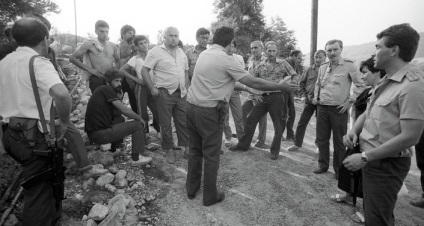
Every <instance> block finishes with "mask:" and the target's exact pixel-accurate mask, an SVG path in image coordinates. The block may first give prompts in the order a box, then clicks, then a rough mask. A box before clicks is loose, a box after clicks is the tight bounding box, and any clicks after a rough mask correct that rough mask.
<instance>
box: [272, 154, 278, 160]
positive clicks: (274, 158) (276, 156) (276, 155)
mask: <svg viewBox="0 0 424 226" xmlns="http://www.w3.org/2000/svg"><path fill="white" fill-rule="evenodd" d="M270 159H272V160H277V159H278V154H271V156H270Z"/></svg>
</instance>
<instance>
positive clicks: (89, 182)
mask: <svg viewBox="0 0 424 226" xmlns="http://www.w3.org/2000/svg"><path fill="white" fill-rule="evenodd" d="M95 183H96V181H95V180H94V179H93V178H90V179H88V180H86V181H84V183H83V184H82V189H84V191H88V190H90V189H91V188H93V186H94V184H95Z"/></svg>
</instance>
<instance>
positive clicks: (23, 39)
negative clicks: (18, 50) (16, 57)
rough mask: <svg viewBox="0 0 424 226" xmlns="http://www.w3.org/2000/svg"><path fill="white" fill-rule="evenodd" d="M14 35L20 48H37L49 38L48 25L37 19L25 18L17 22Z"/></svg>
mask: <svg viewBox="0 0 424 226" xmlns="http://www.w3.org/2000/svg"><path fill="white" fill-rule="evenodd" d="M12 35H13V38H14V39H15V41H16V43H17V44H18V46H28V47H35V46H37V45H38V44H40V42H41V41H43V40H44V39H45V38H49V31H48V30H47V27H46V25H44V24H43V23H42V22H40V21H39V20H37V19H35V18H23V19H20V20H18V21H16V22H15V24H14V25H13V28H12Z"/></svg>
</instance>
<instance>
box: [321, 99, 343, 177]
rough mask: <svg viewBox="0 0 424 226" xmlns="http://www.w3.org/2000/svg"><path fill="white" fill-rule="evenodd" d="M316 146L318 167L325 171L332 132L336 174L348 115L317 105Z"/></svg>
mask: <svg viewBox="0 0 424 226" xmlns="http://www.w3.org/2000/svg"><path fill="white" fill-rule="evenodd" d="M317 111H318V115H317V131H316V134H317V135H316V136H317V145H318V148H319V158H318V165H319V167H320V168H321V169H324V170H327V169H328V167H329V162H330V137H331V131H333V145H334V154H333V168H334V171H335V172H336V174H337V173H338V172H339V166H340V157H339V156H343V155H340V153H343V152H344V151H345V150H346V149H345V146H344V144H343V136H344V135H345V134H346V133H347V120H348V117H349V116H348V113H347V111H346V112H344V113H339V111H340V108H337V106H328V105H318V108H317Z"/></svg>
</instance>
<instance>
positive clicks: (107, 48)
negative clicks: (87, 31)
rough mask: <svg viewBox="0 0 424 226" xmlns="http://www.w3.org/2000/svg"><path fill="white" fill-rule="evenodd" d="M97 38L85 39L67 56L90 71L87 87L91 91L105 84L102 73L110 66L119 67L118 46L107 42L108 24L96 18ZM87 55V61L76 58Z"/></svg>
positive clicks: (78, 65)
mask: <svg viewBox="0 0 424 226" xmlns="http://www.w3.org/2000/svg"><path fill="white" fill-rule="evenodd" d="M95 32H96V34H97V39H90V40H88V41H85V42H84V43H83V44H82V45H81V47H80V48H79V49H77V50H76V51H75V52H74V54H72V56H71V57H70V58H69V61H70V62H71V63H73V64H75V65H76V66H77V67H79V68H81V69H82V70H85V71H87V72H88V73H90V77H89V81H90V84H89V87H90V90H91V92H92V93H94V90H95V89H96V88H97V87H99V86H101V85H106V81H105V80H104V78H103V74H104V73H105V72H106V71H107V70H108V69H111V68H114V67H115V68H117V69H119V50H118V47H117V46H116V45H115V44H113V43H112V42H109V41H108V39H109V24H107V23H106V22H105V21H103V20H98V21H97V22H96V25H95ZM84 55H86V56H87V62H81V61H79V60H78V58H81V57H83V56H84Z"/></svg>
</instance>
